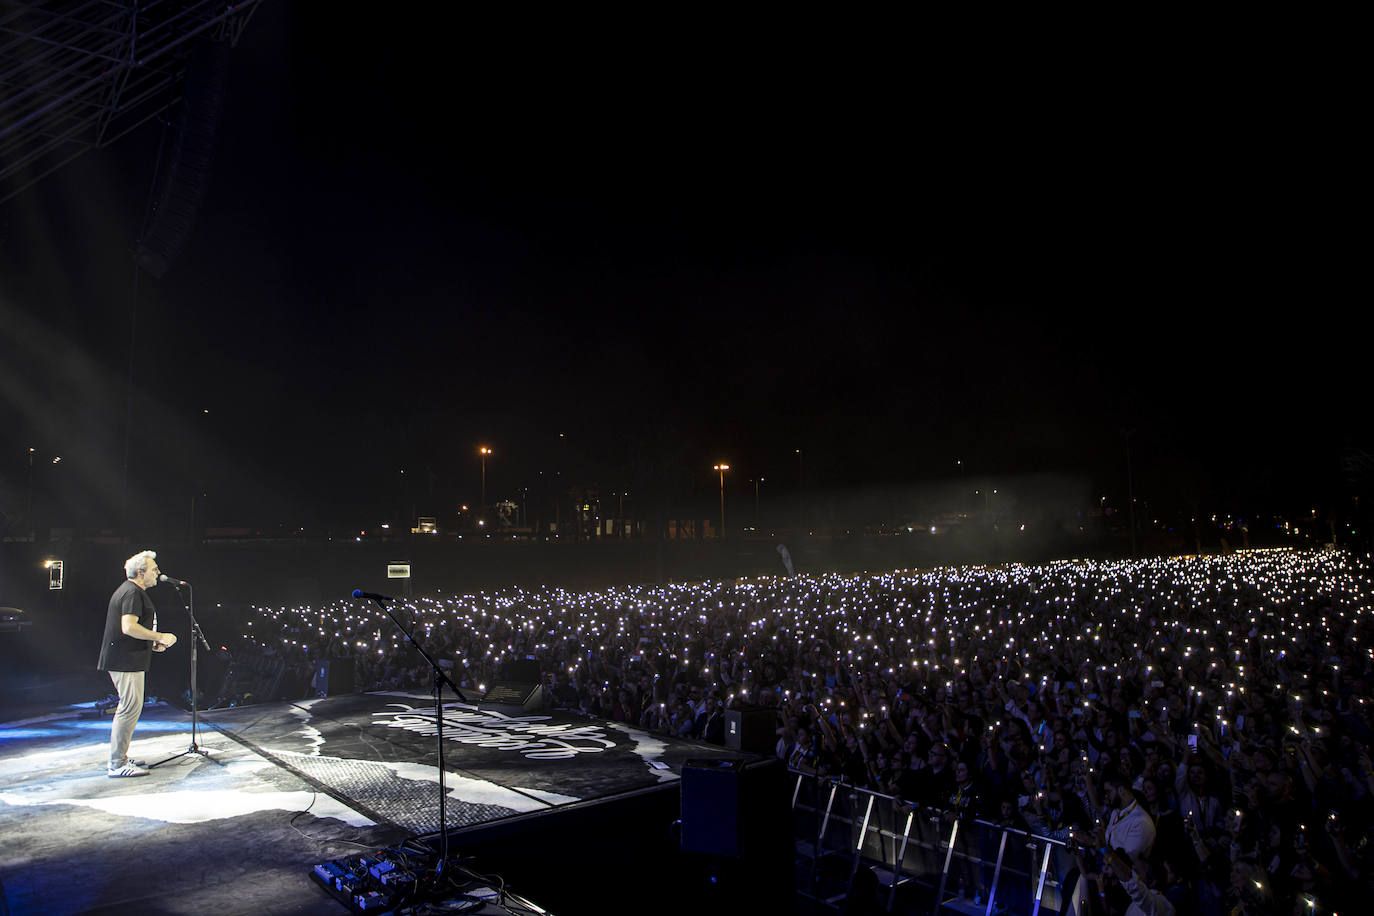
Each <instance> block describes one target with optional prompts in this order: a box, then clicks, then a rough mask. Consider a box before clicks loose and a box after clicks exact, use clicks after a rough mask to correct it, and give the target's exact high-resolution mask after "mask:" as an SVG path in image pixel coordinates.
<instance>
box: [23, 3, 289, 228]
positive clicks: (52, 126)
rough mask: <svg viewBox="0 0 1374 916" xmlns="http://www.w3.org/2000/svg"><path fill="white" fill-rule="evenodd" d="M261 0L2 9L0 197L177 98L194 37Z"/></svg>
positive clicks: (217, 29)
mask: <svg viewBox="0 0 1374 916" xmlns="http://www.w3.org/2000/svg"><path fill="white" fill-rule="evenodd" d="M261 2H262V0H242V2H225V0H118V2H117V0H65V2H64V0H50V2H44V3H20V4H17V5H9V4H6V5H5V7H4V8H3V11H0V202H4V201H6V200H9V199H10V198H11V197H13V196H14V195H16V194H18V193H19V192H20V191H22V190H24V189H25V188H27V187H29V186H30V185H32V184H34V183H35V182H37V181H39V180H40V179H42V178H44V177H46V176H47V175H50V174H52V173H53V172H54V171H56V170H57V169H59V168H61V167H62V166H64V165H66V164H67V163H68V162H71V161H72V160H73V159H75V158H77V157H78V156H80V155H81V154H83V153H86V152H88V151H90V150H93V149H102V148H104V147H106V146H109V145H110V144H112V143H114V142H115V141H116V140H118V139H120V138H121V137H123V136H124V135H125V134H128V133H129V132H130V131H133V130H135V129H137V128H138V127H140V126H142V125H143V124H145V123H147V122H148V121H150V120H152V119H154V118H157V117H159V116H161V115H163V114H164V113H165V112H167V111H169V110H170V109H171V108H173V107H174V106H175V105H176V104H177V103H178V102H179V101H180V100H181V92H182V88H183V85H184V79H185V76H186V68H187V66H188V64H189V62H190V55H191V49H192V47H193V46H194V41H195V39H197V38H200V37H202V36H205V37H209V38H213V39H215V40H217V41H225V42H228V43H229V44H230V45H231V46H232V45H234V44H237V43H238V39H239V36H240V35H242V34H243V30H244V28H245V27H246V26H247V24H248V20H249V18H250V17H251V16H252V15H253V12H254V10H256V9H257V7H258V5H259V4H260V3H261Z"/></svg>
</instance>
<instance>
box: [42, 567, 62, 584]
mask: <svg viewBox="0 0 1374 916" xmlns="http://www.w3.org/2000/svg"><path fill="white" fill-rule="evenodd" d="M43 565H44V566H46V567H48V591H50V592H55V591H58V590H60V589H61V588H62V561H61V560H49V561H48V562H46V563H44V564H43Z"/></svg>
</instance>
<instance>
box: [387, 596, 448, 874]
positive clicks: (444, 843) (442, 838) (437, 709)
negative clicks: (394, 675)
mask: <svg viewBox="0 0 1374 916" xmlns="http://www.w3.org/2000/svg"><path fill="white" fill-rule="evenodd" d="M367 597H368V598H369V599H370V600H371V601H372V602H373V603H374V604H376V605H377V607H379V608H381V609H382V610H383V611H385V612H386V616H388V617H390V618H391V622H392V623H394V624H396V629H398V630H400V631H401V632H402V633H404V634H405V637H406V639H408V640H410V644H411V645H412V646H414V647H415V651H416V652H419V653H420V655H421V657H423V658H424V660H425V661H427V662H429V667H430V670H431V671H433V672H434V728H435V734H436V735H437V736H438V739H437V743H438V749H439V865H438V867H437V868H435V870H434V883H435V885H438V883H439V881H440V879H442V878H443V877H444V868H445V866H446V865H447V864H448V823H447V821H446V818H445V812H444V802H445V799H446V798H447V797H448V788H447V786H446V784H445V776H444V700H443V695H444V685H445V684H447V685H448V686H449V688H450V689H451V690H452V691H453V693H454V695H455V696H457V697H458V699H459V701H461V702H463V703H466V702H467V701H468V698H467V697H466V696H464V695H463V691H461V690H459V689H458V685H457V684H455V683H453V681H452V680H450V679H449V676H448V675H447V674H445V673H444V669H443V668H440V667H439V665H438V663H437V662H435V661H434V659H432V658H430V655H429V653H428V652H426V651H425V650H424V647H423V646H421V645H420V643H419V642H417V641H416V639H415V636H414V634H412V633H411V632H410V631H409V630H407V629H406V628H405V626H404V625H403V624H402V623H401V621H400V620H399V619H397V617H396V615H395V614H393V613H392V612H391V608H389V607H387V602H389V601H394V600H395V599H394V598H387V597H385V596H383V595H368V596H367Z"/></svg>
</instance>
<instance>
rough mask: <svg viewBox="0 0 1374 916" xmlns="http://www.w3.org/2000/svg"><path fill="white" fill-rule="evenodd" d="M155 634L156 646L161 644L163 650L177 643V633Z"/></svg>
mask: <svg viewBox="0 0 1374 916" xmlns="http://www.w3.org/2000/svg"><path fill="white" fill-rule="evenodd" d="M157 635H158V641H157V644H158V646H161V647H162V648H163V649H164V650H165V649H170V648H172V646H175V645H176V644H177V635H176V634H175V633H159V634H157Z"/></svg>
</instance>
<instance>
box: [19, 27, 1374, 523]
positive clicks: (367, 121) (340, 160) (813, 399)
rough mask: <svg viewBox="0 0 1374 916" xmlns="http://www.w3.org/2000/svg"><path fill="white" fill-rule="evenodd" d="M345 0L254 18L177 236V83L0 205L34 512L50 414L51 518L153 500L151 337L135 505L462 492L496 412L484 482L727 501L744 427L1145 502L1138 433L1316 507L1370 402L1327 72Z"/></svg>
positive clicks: (865, 471) (862, 478)
mask: <svg viewBox="0 0 1374 916" xmlns="http://www.w3.org/2000/svg"><path fill="white" fill-rule="evenodd" d="M326 9H328V8H327V7H324V6H323V5H319V4H315V5H311V4H294V5H293V4H289V3H285V2H271V0H269V2H267V3H266V4H264V5H263V7H262V8H261V9H260V10H259V11H258V12H257V14H256V15H255V16H254V18H253V20H252V21H251V22H250V24H249V27H248V29H247V31H246V32H245V34H244V37H243V39H242V41H241V43H240V45H239V46H238V47H237V48H236V49H235V50H234V52H233V55H232V77H231V83H230V99H229V103H228V107H227V109H226V111H225V115H224V118H223V120H222V122H221V125H220V137H219V143H218V147H217V153H216V161H215V166H214V171H213V175H212V179H211V184H210V187H209V192H208V195H207V197H206V200H205V202H204V205H203V207H202V209H201V211H200V213H199V216H198V218H197V221H196V223H195V225H194V228H193V231H192V234H191V236H190V238H189V240H188V242H187V245H186V248H185V249H184V251H183V252H182V254H181V255H180V256H179V257H178V258H177V259H176V260H175V261H174V262H173V264H172V266H171V269H170V270H169V271H168V273H167V274H166V276H165V277H164V278H162V279H160V280H157V279H153V278H151V277H149V276H147V275H146V274H145V275H142V276H137V274H136V271H135V269H134V266H133V251H134V249H135V245H136V240H137V238H138V235H139V232H140V227H141V225H142V223H143V218H144V213H145V210H146V208H147V204H148V198H149V193H150V189H151V187H152V185H153V180H154V166H155V163H156V161H157V151H158V145H159V142H160V141H161V140H162V137H163V132H162V129H161V128H160V127H158V126H156V125H151V126H149V127H147V128H145V129H144V130H142V131H140V132H139V133H137V134H134V135H131V136H130V137H128V138H126V139H125V140H124V141H122V142H121V143H120V144H119V145H117V146H115V147H113V148H110V149H107V150H104V151H101V152H97V153H92V154H88V155H87V156H85V157H83V158H81V159H79V160H77V161H76V162H74V163H72V164H70V165H68V166H67V167H65V168H64V169H62V170H61V171H60V172H58V173H57V174H55V175H53V176H50V177H49V178H47V179H45V180H43V181H42V182H40V183H39V184H38V185H36V186H34V187H32V188H30V189H29V190H27V191H25V192H23V193H22V194H20V195H19V196H18V197H15V198H13V199H11V200H10V201H8V202H7V203H5V204H3V205H0V326H3V328H4V343H3V348H4V352H3V365H0V425H2V426H3V429H4V434H3V439H2V440H0V441H3V443H4V455H3V458H0V499H2V500H3V503H0V505H3V506H4V507H5V511H6V512H7V514H8V515H9V516H11V517H12V516H14V515H15V514H16V512H15V511H13V510H14V508H16V507H17V508H19V509H21V510H22V508H23V506H24V503H25V499H26V495H27V493H29V492H31V491H30V484H29V477H28V465H27V461H28V448H30V447H33V448H36V449H37V452H36V454H37V455H38V456H39V457H38V459H37V464H36V472H35V478H34V481H35V482H34V483H33V485H32V487H33V489H34V490H36V491H37V492H38V493H39V494H40V496H39V502H40V504H41V505H42V506H43V507H45V508H44V511H46V512H48V513H49V518H50V519H51V521H52V522H53V523H55V524H56V523H62V522H67V523H70V524H75V525H87V526H95V527H98V526H102V525H114V524H118V520H119V518H120V515H121V513H122V512H124V511H125V509H124V506H123V504H122V503H123V496H122V494H123V493H124V485H123V480H124V468H125V464H126V462H125V436H124V430H125V423H126V411H127V409H128V401H127V394H128V388H127V383H128V378H129V362H130V348H131V347H132V355H133V362H134V370H133V381H134V386H135V388H134V397H133V399H132V411H131V416H132V428H133V431H134V435H133V437H132V442H131V446H130V449H129V453H128V459H127V465H128V478H129V487H128V493H129V506H128V509H127V511H128V517H129V520H130V523H131V524H132V525H134V526H135V527H137V526H139V525H154V524H164V523H168V520H172V519H181V518H184V517H185V515H186V512H187V506H188V503H189V501H190V498H191V497H193V496H194V497H196V498H197V500H198V502H199V506H200V508H199V510H198V511H199V513H200V516H199V523H200V524H211V525H240V524H241V525H262V526H266V525H272V524H276V523H279V522H280V523H284V524H288V525H291V526H301V525H305V526H311V525H347V526H356V525H359V524H372V523H373V522H375V521H377V520H380V519H388V518H398V517H404V516H406V515H410V514H412V512H418V513H419V514H422V515H424V514H430V515H439V516H441V517H442V516H445V515H446V514H450V513H451V512H452V511H453V507H454V505H456V503H458V502H473V501H476V500H477V499H478V492H479V487H480V468H479V462H478V458H477V447H478V446H479V445H481V444H488V445H490V446H491V447H492V448H494V449H495V451H496V454H495V455H494V456H493V458H492V459H491V460H490V461H489V462H488V467H487V475H488V476H487V481H488V496H489V498H491V499H496V498H502V497H507V496H514V495H515V494H516V491H517V488H521V487H529V488H531V489H532V490H533V491H539V490H540V488H541V487H543V488H545V490H547V489H548V483H547V481H548V480H549V479H551V478H552V475H554V474H555V473H557V474H558V475H559V476H558V477H557V478H556V485H555V487H554V488H555V489H557V488H565V487H567V486H570V485H574V484H581V485H595V486H597V487H599V488H601V489H602V490H603V491H607V492H609V491H613V490H622V489H625V488H631V489H636V490H639V491H640V492H641V493H644V492H657V493H660V494H662V493H671V494H674V495H673V499H675V500H676V501H677V502H679V503H688V502H691V500H693V499H698V500H701V499H706V500H710V499H714V498H715V495H714V494H715V493H716V491H715V489H714V487H715V485H716V484H715V477H714V475H713V473H712V472H711V470H710V467H711V465H712V464H713V463H715V462H718V461H721V460H725V461H728V462H730V463H731V465H732V466H733V468H734V470H733V471H732V475H733V476H734V477H735V478H736V479H734V480H732V481H731V486H732V488H737V492H738V490H741V489H743V488H744V487H746V486H747V484H746V483H745V481H746V480H748V479H750V478H754V477H757V476H763V477H764V478H765V480H767V481H769V483H767V484H765V486H766V487H767V488H768V489H766V490H765V493H768V492H771V493H772V494H774V495H775V496H776V497H777V498H782V497H783V496H786V495H788V494H789V493H795V491H796V490H797V489H798V487H800V486H803V485H804V486H805V487H806V488H808V489H811V490H814V491H847V492H863V491H865V490H868V491H871V492H888V491H897V490H900V489H901V488H903V487H914V486H921V485H924V484H926V483H929V482H932V481H935V482H938V481H948V480H953V479H957V478H959V477H960V475H963V476H965V477H969V478H971V479H987V478H996V479H1000V480H1003V481H1004V482H1005V481H1014V480H1016V479H1018V478H1020V479H1030V478H1029V477H1028V475H1037V474H1055V475H1061V476H1063V477H1065V478H1069V479H1073V480H1075V481H1079V482H1081V483H1082V486H1083V489H1084V492H1085V493H1089V492H1091V493H1098V492H1099V491H1100V493H1101V494H1110V495H1111V497H1112V499H1114V500H1120V499H1123V498H1124V490H1125V485H1126V484H1125V477H1126V473H1125V467H1126V450H1125V447H1124V442H1125V438H1124V436H1123V430H1132V431H1134V432H1133V433H1132V435H1131V437H1130V442H1131V458H1132V466H1133V470H1134V473H1135V487H1136V491H1137V495H1143V496H1146V497H1148V498H1150V499H1152V500H1154V502H1155V505H1157V506H1160V507H1179V508H1180V509H1182V510H1183V511H1188V510H1190V509H1191V508H1197V509H1200V510H1202V511H1208V510H1211V511H1223V512H1240V513H1252V512H1257V511H1268V510H1271V509H1272V510H1276V511H1277V510H1283V511H1292V510H1298V511H1301V509H1302V507H1306V506H1308V505H1309V504H1313V505H1316V504H1320V505H1322V506H1323V507H1324V508H1325V507H1329V506H1332V505H1336V504H1338V503H1339V502H1340V492H1341V490H1340V488H1341V478H1340V473H1339V469H1340V466H1339V456H1340V453H1341V449H1342V448H1344V447H1346V446H1350V445H1358V446H1366V445H1368V444H1369V442H1370V437H1369V422H1368V416H1369V411H1368V409H1367V408H1365V407H1363V406H1359V407H1358V408H1355V407H1352V405H1359V404H1361V402H1362V401H1363V394H1364V391H1365V388H1366V386H1365V383H1364V380H1365V377H1366V374H1367V370H1366V365H1367V359H1366V353H1367V335H1365V334H1361V333H1357V332H1356V331H1355V328H1354V324H1353V323H1352V322H1353V320H1354V319H1353V318H1352V315H1353V314H1356V313H1357V312H1358V311H1362V310H1363V309H1364V307H1365V306H1366V303H1365V302H1364V301H1363V300H1365V299H1366V298H1367V296H1366V295H1358V296H1357V293H1356V290H1357V289H1358V290H1361V291H1363V289H1364V285H1363V284H1360V285H1358V286H1356V285H1355V284H1353V283H1351V282H1350V281H1349V279H1348V275H1349V273H1350V272H1351V271H1350V266H1349V265H1350V264H1352V263H1354V261H1355V258H1356V254H1355V252H1356V245H1357V241H1356V237H1355V235H1354V234H1352V233H1351V231H1350V224H1349V221H1348V219H1347V218H1346V217H1345V216H1343V215H1342V214H1343V213H1344V212H1345V210H1346V209H1347V208H1348V206H1353V204H1351V205H1347V204H1346V203H1345V198H1346V196H1347V195H1348V194H1349V191H1348V184H1349V182H1348V179H1347V177H1346V174H1347V167H1348V166H1349V164H1350V163H1351V162H1353V161H1354V160H1353V158H1352V157H1353V156H1354V155H1355V153H1354V152H1353V150H1354V149H1356V147H1354V146H1353V145H1352V143H1351V138H1350V136H1349V134H1350V133H1351V132H1353V131H1354V130H1355V128H1354V126H1353V125H1352V126H1345V124H1346V121H1347V120H1348V119H1337V118H1333V117H1330V116H1329V115H1330V114H1331V111H1330V110H1329V109H1328V108H1327V107H1326V106H1328V105H1334V104H1335V103H1323V102H1319V101H1314V100H1313V99H1312V97H1311V96H1310V95H1308V94H1306V93H1304V92H1303V91H1302V90H1303V87H1302V86H1301V85H1297V84H1288V83H1285V82H1283V81H1282V80H1276V81H1275V82H1274V84H1273V85H1270V84H1268V83H1266V82H1265V81H1263V80H1262V79H1261V78H1259V77H1254V76H1253V75H1250V76H1246V77H1245V78H1244V79H1242V78H1241V77H1239V76H1237V75H1236V73H1234V72H1232V71H1231V70H1229V69H1227V68H1225V67H1221V66H1219V65H1218V66H1212V65H1207V66H1196V67H1193V66H1192V65H1189V66H1187V67H1182V66H1178V67H1171V69H1170V70H1169V76H1167V77H1161V76H1159V75H1158V73H1157V72H1149V73H1146V74H1145V75H1135V76H1131V77H1119V76H1108V75H1106V74H1105V73H1103V72H1100V71H1096V70H1093V69H1088V68H1082V67H1074V66H1069V65H1067V64H1060V65H1051V64H1049V63H1043V62H1042V63H1040V64H1038V65H1035V66H1032V67H1030V68H1029V69H1022V68H1020V67H1010V66H1008V67H1006V68H1005V70H1002V69H999V68H998V67H997V66H995V65H994V64H993V63H991V62H989V61H987V60H980V59H977V58H975V57H967V58H963V59H960V60H959V61H958V63H957V65H951V64H950V63H949V62H948V61H943V62H942V63H938V64H937V63H933V62H931V61H930V59H929V58H928V56H927V54H926V52H927V51H928V50H929V48H930V46H931V45H932V44H938V42H932V40H931V39H930V38H929V37H925V38H922V39H921V40H920V41H918V42H914V43H913V42H912V41H911V40H910V36H909V35H908V34H907V33H905V32H903V31H902V30H901V29H898V28H896V27H895V26H892V25H891V24H884V23H880V22H862V23H860V22H853V23H847V24H846V23H841V24H835V23H815V24H813V26H812V27H811V28H809V29H806V30H804V31H803V32H800V33H798V34H795V35H788V36H785V37H784V36H780V35H778V34H775V33H771V32H770V31H769V30H767V29H760V30H758V31H753V30H748V29H743V28H740V29H734V28H732V29H728V30H727V29H723V28H711V29H703V30H702V31H701V32H700V33H696V34H694V33H692V32H691V31H688V30H682V29H676V28H674V29H666V28H662V27H660V26H657V25H655V24H652V23H647V22H644V23H627V22H619V23H617V24H616V28H615V29H610V28H608V29H606V30H601V29H598V28H596V27H594V25H593V24H591V23H586V22H581V23H568V24H562V25H560V24H554V23H541V24H540V27H539V28H537V29H533V28H528V27H527V26H520V27H516V26H514V25H512V24H509V23H507V24H504V25H503V26H500V27H497V26H492V25H491V24H489V23H477V22H459V21H455V22H450V23H444V24H437V23H436V24H429V25H432V27H429V25H420V24H416V23H413V22H412V23H402V22H396V21H382V22H379V21H376V20H375V18H374V19H371V20H364V19H362V18H359V19H356V20H352V21H347V20H345V19H344V18H343V17H338V18H337V19H336V21H332V22H330V21H327V17H326V15H325V14H324V11H325V10H326ZM563 25H565V26H566V29H565V28H564V27H562V26H563ZM627 29H628V31H626V30H627ZM942 60H943V59H942ZM135 314H136V322H134V321H133V320H132V319H133V317H134V316H135ZM797 449H801V450H802V453H803V458H802V462H801V465H800V478H801V479H800V480H799V464H798V460H797V455H796V450H797ZM56 455H61V456H62V459H63V460H62V462H61V463H60V464H57V465H53V464H52V463H51V457H52V456H56ZM956 461H960V462H963V463H962V464H958V465H956V463H955V462H956ZM402 470H404V471H405V475H404V480H403V479H402V475H401V471H402ZM541 472H543V474H544V475H545V477H542V478H541V476H540V473H541ZM708 505H709V503H708ZM398 507H399V508H398ZM18 514H22V511H21V512H19V513H18Z"/></svg>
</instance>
